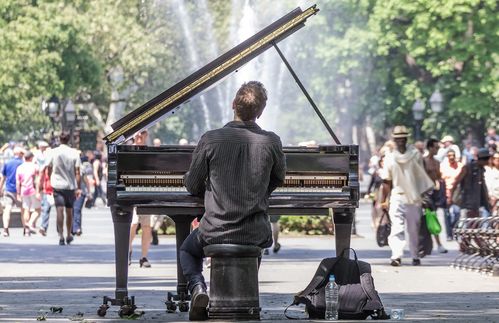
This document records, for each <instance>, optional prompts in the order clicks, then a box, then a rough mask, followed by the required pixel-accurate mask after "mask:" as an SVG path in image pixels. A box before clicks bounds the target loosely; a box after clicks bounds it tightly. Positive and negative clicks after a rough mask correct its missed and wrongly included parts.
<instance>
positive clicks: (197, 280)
mask: <svg viewBox="0 0 499 323" xmlns="http://www.w3.org/2000/svg"><path fill="white" fill-rule="evenodd" d="M205 246H206V244H204V242H201V241H200V239H199V232H198V229H196V230H194V231H192V232H191V233H190V234H189V236H188V237H187V238H186V239H185V240H184V242H183V243H182V246H180V255H179V258H180V265H181V266H182V271H183V272H184V276H185V278H186V279H187V288H188V289H189V291H190V292H191V293H192V289H193V288H194V286H196V285H198V284H203V285H205V286H206V283H205V281H204V276H203V258H204V257H205V255H204V251H203V248H204V247H205Z"/></svg>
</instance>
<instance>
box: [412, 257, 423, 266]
mask: <svg viewBox="0 0 499 323" xmlns="http://www.w3.org/2000/svg"><path fill="white" fill-rule="evenodd" d="M412 265H413V266H419V265H421V259H418V258H413V259H412Z"/></svg>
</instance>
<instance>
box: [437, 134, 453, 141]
mask: <svg viewBox="0 0 499 323" xmlns="http://www.w3.org/2000/svg"><path fill="white" fill-rule="evenodd" d="M440 142H454V138H453V137H452V136H449V135H447V136H444V137H443V138H442V140H440Z"/></svg>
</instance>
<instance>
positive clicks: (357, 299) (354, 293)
mask: <svg viewBox="0 0 499 323" xmlns="http://www.w3.org/2000/svg"><path fill="white" fill-rule="evenodd" d="M349 250H352V251H353V254H354V260H352V259H347V258H345V257H344V254H345V252H348V251H349ZM331 274H333V275H334V276H335V278H336V282H337V283H338V285H339V286H340V294H339V311H338V318H339V319H350V320H352V319H353V320H365V319H366V318H368V317H369V316H371V318H372V319H389V318H390V316H389V315H387V314H386V312H385V310H384V308H383V304H382V302H381V299H380V298H379V295H378V292H377V291H376V289H375V288H374V280H373V278H372V276H371V265H369V264H368V263H367V262H364V261H360V260H358V258H357V253H356V252H355V250H354V249H351V248H348V249H344V250H343V252H342V253H341V255H340V256H339V257H334V258H325V259H323V260H322V261H321V263H320V264H319V268H317V271H316V272H315V275H314V277H313V278H312V281H311V282H310V283H309V284H308V286H307V287H306V288H305V289H304V290H303V291H301V292H298V293H297V294H296V295H295V296H294V298H293V303H292V304H290V305H289V306H288V307H286V309H285V310H284V315H285V316H286V317H287V318H288V319H302V318H298V317H292V316H290V315H288V313H287V311H288V309H289V308H290V307H291V306H293V305H300V304H304V305H305V307H306V312H307V313H308V315H309V318H310V319H324V318H325V312H326V299H325V287H326V284H327V282H328V277H329V275H331Z"/></svg>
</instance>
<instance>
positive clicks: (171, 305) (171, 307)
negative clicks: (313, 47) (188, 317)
mask: <svg viewBox="0 0 499 323" xmlns="http://www.w3.org/2000/svg"><path fill="white" fill-rule="evenodd" d="M165 305H166V312H167V313H175V311H176V310H177V304H175V302H173V301H166V302H165Z"/></svg>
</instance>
